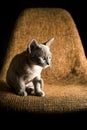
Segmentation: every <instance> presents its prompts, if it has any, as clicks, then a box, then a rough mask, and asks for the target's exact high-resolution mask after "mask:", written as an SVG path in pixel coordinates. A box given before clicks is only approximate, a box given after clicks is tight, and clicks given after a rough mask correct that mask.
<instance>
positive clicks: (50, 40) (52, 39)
mask: <svg viewBox="0 0 87 130" xmlns="http://www.w3.org/2000/svg"><path fill="white" fill-rule="evenodd" d="M53 41H54V38H51V39H49V40H48V41H47V42H45V43H44V45H46V46H48V47H50V45H51V43H52V42H53Z"/></svg>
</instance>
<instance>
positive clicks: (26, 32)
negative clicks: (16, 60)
mask: <svg viewBox="0 0 87 130" xmlns="http://www.w3.org/2000/svg"><path fill="white" fill-rule="evenodd" d="M52 37H54V38H55V40H54V42H53V44H52V45H51V52H52V57H53V58H52V67H51V68H47V69H45V70H43V72H42V78H43V80H44V91H45V93H46V96H45V97H38V96H30V95H29V96H26V97H22V96H18V95H16V94H15V93H14V92H13V91H11V90H10V88H9V87H8V85H7V83H6V72H7V69H8V66H9V64H10V62H11V59H12V58H13V56H14V55H16V54H17V53H20V52H22V51H23V50H25V49H26V48H27V45H28V43H29V42H30V41H31V40H32V39H33V38H34V39H36V40H37V41H38V42H39V43H42V42H44V41H47V40H48V39H50V38H52ZM0 109H2V110H5V111H8V112H9V111H12V112H20V113H22V112H26V113H66V112H77V111H83V110H86V109H87V60H86V56H85V53H84V49H83V46H82V42H81V39H80V36H79V32H78V30H77V27H76V24H75V22H74V20H73V18H72V16H71V14H70V13H69V12H68V11H67V10H65V9H62V8H27V9H24V10H23V11H22V12H21V13H20V15H19V16H18V19H17V20H16V22H15V25H14V30H13V32H12V34H11V39H10V42H9V46H8V48H7V53H6V56H5V60H4V64H3V67H2V70H1V73H0Z"/></svg>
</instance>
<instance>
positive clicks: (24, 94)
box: [18, 91, 27, 96]
mask: <svg viewBox="0 0 87 130" xmlns="http://www.w3.org/2000/svg"><path fill="white" fill-rule="evenodd" d="M18 95H19V96H27V92H25V91H21V92H18Z"/></svg>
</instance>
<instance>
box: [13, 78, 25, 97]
mask: <svg viewBox="0 0 87 130" xmlns="http://www.w3.org/2000/svg"><path fill="white" fill-rule="evenodd" d="M15 90H16V93H17V94H18V95H20V96H27V92H26V87H25V82H24V80H22V79H21V78H20V79H19V80H18V81H17V83H16V85H15Z"/></svg>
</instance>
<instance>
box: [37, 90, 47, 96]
mask: <svg viewBox="0 0 87 130" xmlns="http://www.w3.org/2000/svg"><path fill="white" fill-rule="evenodd" d="M35 95H36V96H41V97H44V96H45V93H44V91H39V92H36V94H35Z"/></svg>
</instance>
